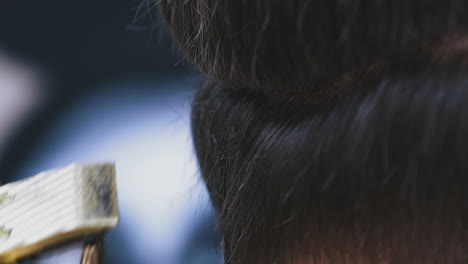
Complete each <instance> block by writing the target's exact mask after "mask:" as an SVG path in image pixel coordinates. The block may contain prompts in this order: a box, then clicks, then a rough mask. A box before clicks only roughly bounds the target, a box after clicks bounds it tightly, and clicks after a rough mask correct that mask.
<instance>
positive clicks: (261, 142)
mask: <svg viewBox="0 0 468 264" xmlns="http://www.w3.org/2000/svg"><path fill="white" fill-rule="evenodd" d="M467 5H468V4H467V3H465V1H461V0H447V1H445V0H429V1H417V0H406V1H403V0H401V1H400V0H398V1H393V0H392V1H391V0H383V1H369V0H364V1H347V0H344V1H343V0H333V1H328V0H327V1H326V0H294V1H279V0H255V1H247V0H241V1H227V0H217V1H216V0H194V1H184V0H163V1H161V9H162V12H163V14H164V15H165V17H166V18H167V22H168V24H169V26H170V28H171V29H172V31H173V33H174V37H175V38H176V39H177V40H178V41H179V43H180V44H181V47H182V49H183V50H184V51H185V52H186V53H187V55H188V57H189V58H190V59H191V61H192V62H193V64H194V65H195V66H196V67H198V69H200V70H201V71H203V72H204V73H205V74H206V75H207V82H206V85H205V86H204V87H203V88H202V89H200V91H199V92H198V94H197V96H196V98H195V101H194V104H193V112H192V127H193V136H194V143H195V147H196V151H197V156H198V159H199V163H200V169H201V173H202V176H203V178H204V180H205V182H206V184H207V187H208V189H209V191H210V194H211V197H212V200H213V203H214V205H215V207H216V209H217V211H218V215H219V229H220V231H221V233H222V235H223V243H224V244H223V246H224V251H225V252H224V253H225V260H226V262H227V263H279V264H281V263H288V264H289V263H291V264H296V263H312V264H314V263H316V264H324V263H339V264H346V263H362V264H366V263H369V264H371V263H372V264H373V263H377V264H384V263H385V264H387V263H388V264H390V263H392V264H393V263H396V264H406V263H428V264H430V263H452V264H456V263H466V262H467V261H468V227H467V225H468V211H466V210H467V209H468V193H467V191H466V190H467V188H468V177H467V175H468V168H467V166H468V156H467V153H468V139H466V136H465V135H466V134H467V133H468V104H467V103H466V102H468V87H467V86H468V78H467V74H466V58H467V56H468V32H467V29H468V25H467V23H468V21H467V20H468V6H467Z"/></svg>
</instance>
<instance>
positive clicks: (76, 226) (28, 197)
mask: <svg viewBox="0 0 468 264" xmlns="http://www.w3.org/2000/svg"><path fill="white" fill-rule="evenodd" d="M118 221H119V211H118V205H117V193H116V183H115V167H114V164H110V163H106V164H95V165H79V164H72V165H70V166H68V167H65V168H63V169H57V170H52V171H47V172H43V173H40V174H38V175H36V176H34V177H32V178H29V179H26V180H22V181H19V182H14V183H11V184H7V185H4V186H2V187H0V263H11V262H14V261H16V260H18V259H20V258H23V257H25V256H29V255H33V254H36V253H38V252H39V251H41V250H43V249H45V248H48V247H51V246H53V245H57V244H60V243H62V242H65V241H69V240H72V239H75V238H79V237H84V236H89V235H93V234H97V233H100V232H102V231H105V230H107V229H110V228H113V227H115V226H116V225H117V223H118Z"/></svg>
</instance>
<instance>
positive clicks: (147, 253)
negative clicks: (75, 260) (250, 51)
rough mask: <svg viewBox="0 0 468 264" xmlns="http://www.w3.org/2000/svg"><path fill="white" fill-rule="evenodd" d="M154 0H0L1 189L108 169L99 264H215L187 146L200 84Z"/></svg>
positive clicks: (209, 214) (210, 226) (209, 221)
mask: <svg viewBox="0 0 468 264" xmlns="http://www.w3.org/2000/svg"><path fill="white" fill-rule="evenodd" d="M156 2H157V0H153V1H147V0H80V1H67V0H41V1H37V0H2V1H1V3H0V181H1V183H7V182H10V181H14V180H18V179H22V178H26V177H30V176H33V175H35V174H37V173H39V172H41V171H44V170H48V169H52V168H56V167H62V166H66V165H68V164H70V163H73V162H99V161H115V162H116V166H117V185H118V186H117V188H118V195H119V204H120V212H121V222H120V224H119V226H118V227H117V228H116V229H115V230H112V231H111V232H110V233H109V234H108V236H107V241H106V244H107V245H106V247H107V249H106V253H107V263H135V264H138V263H145V264H146V263H168V264H178V263H181V264H191V263H200V264H201V263H203V264H210V263H221V259H222V257H221V255H222V253H221V251H220V249H219V243H220V242H219V237H218V236H217V234H216V233H215V232H214V226H215V222H216V220H215V218H214V214H213V210H212V208H211V205H210V203H209V199H208V196H207V193H206V190H205V188H204V186H203V184H202V182H201V180H200V179H199V176H198V172H197V166H196V160H195V157H194V155H193V148H192V144H191V138H190V122H189V115H190V101H191V98H192V96H193V93H194V90H195V88H196V86H197V85H198V84H199V83H200V81H201V78H200V77H199V76H197V75H196V74H194V73H193V72H191V71H190V69H189V66H187V65H186V63H184V60H183V58H182V56H180V55H178V53H177V50H176V48H174V45H173V43H171V39H170V37H169V34H168V33H167V32H166V31H165V30H164V26H163V25H162V23H161V18H160V17H158V15H157V14H158V12H157V7H156Z"/></svg>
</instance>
